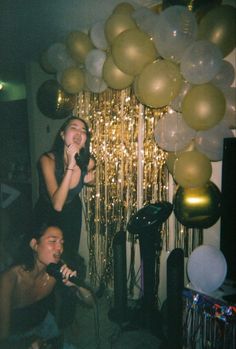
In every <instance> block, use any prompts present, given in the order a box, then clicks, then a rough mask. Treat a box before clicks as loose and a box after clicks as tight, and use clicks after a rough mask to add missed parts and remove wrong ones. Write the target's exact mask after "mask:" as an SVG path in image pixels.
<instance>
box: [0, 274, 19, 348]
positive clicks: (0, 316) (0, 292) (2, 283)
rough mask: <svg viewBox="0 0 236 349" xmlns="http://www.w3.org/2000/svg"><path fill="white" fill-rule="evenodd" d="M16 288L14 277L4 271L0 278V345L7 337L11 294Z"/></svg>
mask: <svg viewBox="0 0 236 349" xmlns="http://www.w3.org/2000/svg"><path fill="white" fill-rule="evenodd" d="M15 286H16V275H15V274H14V273H13V272H12V271H11V270H9V271H6V272H4V273H2V274H1V276H0V343H1V342H2V343H3V342H4V341H5V340H6V339H7V337H8V336H9V332H10V321H11V309H12V299H13V293H14V289H15Z"/></svg>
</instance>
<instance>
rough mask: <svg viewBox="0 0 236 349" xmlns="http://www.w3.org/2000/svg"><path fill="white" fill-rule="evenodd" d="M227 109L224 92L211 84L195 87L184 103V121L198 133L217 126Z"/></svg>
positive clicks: (189, 92)
mask: <svg viewBox="0 0 236 349" xmlns="http://www.w3.org/2000/svg"><path fill="white" fill-rule="evenodd" d="M225 108H226V102H225V97H224V94H223V92H222V91H221V90H220V89H219V88H218V87H216V86H214V85H213V84H210V83H207V84H202V85H196V86H193V87H192V88H191V89H190V90H189V91H188V93H187V94H186V95H185V97H184V99H183V102H182V113H183V118H184V120H185V121H186V123H187V124H188V125H189V126H190V127H192V128H193V129H195V130H197V131H200V130H208V129H209V128H212V127H213V126H215V125H217V124H218V123H219V122H220V121H221V120H222V119H223V117H224V113H225Z"/></svg>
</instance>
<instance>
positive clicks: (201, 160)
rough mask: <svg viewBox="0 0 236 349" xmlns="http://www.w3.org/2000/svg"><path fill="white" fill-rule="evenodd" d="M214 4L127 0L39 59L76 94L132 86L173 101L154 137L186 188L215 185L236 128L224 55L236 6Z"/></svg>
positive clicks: (141, 95) (164, 102) (150, 102)
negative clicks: (217, 166)
mask: <svg viewBox="0 0 236 349" xmlns="http://www.w3.org/2000/svg"><path fill="white" fill-rule="evenodd" d="M190 3H191V2H190ZM216 3H217V4H216ZM210 4H211V5H209V6H208V8H207V11H206V12H205V13H201V15H199V11H196V12H194V10H192V8H191V6H182V5H174V6H169V7H165V8H164V9H162V10H161V11H154V10H152V9H149V8H146V7H138V8H134V6H133V5H131V4H130V3H128V2H122V3H120V4H118V5H117V6H116V7H115V8H114V10H113V12H112V13H111V15H110V16H109V17H108V18H107V19H106V20H104V21H99V22H97V23H95V24H94V25H93V26H92V27H91V28H90V30H89V31H88V33H84V32H82V31H79V30H75V31H72V32H69V33H68V35H67V36H66V38H65V40H64V42H56V43H53V44H52V45H51V46H50V47H49V48H48V49H47V50H46V51H45V52H44V53H43V54H42V57H41V61H40V64H41V67H42V68H43V69H44V70H45V71H46V72H48V73H52V74H56V80H57V83H58V89H59V88H62V89H63V90H64V92H65V94H67V95H68V96H71V98H73V97H72V96H74V95H76V94H78V93H79V92H81V91H82V90H87V91H90V92H92V93H102V92H104V91H105V90H106V89H109V88H110V89H115V90H122V89H125V88H127V87H132V88H133V91H134V93H135V95H136V97H137V99H138V101H139V102H140V103H141V104H143V105H144V106H147V107H149V108H162V107H165V106H168V108H167V110H168V111H167V113H166V114H164V116H163V117H161V118H159V120H157V123H156V128H155V131H154V138H155V140H156V142H157V144H158V146H159V147H160V148H161V149H163V150H164V151H166V152H167V166H168V169H169V171H170V172H171V173H172V175H173V177H174V180H175V182H176V183H177V184H178V185H179V186H180V187H181V188H201V187H203V186H205V185H207V186H208V187H210V188H211V186H209V180H210V177H211V174H212V165H211V161H219V160H221V159H222V149H223V139H224V138H226V137H233V136H234V134H233V132H232V130H231V129H232V128H236V119H235V109H236V106H235V98H234V96H235V88H234V87H231V84H232V82H233V80H234V74H235V73H234V67H233V66H232V64H230V63H229V62H228V61H226V60H224V59H223V58H224V57H226V56H227V55H228V54H229V53H230V52H231V51H232V50H233V49H234V47H235V35H234V33H235V13H236V9H235V7H233V6H231V5H221V4H220V5H219V1H217V2H216V1H212V2H210ZM41 94H43V91H41ZM42 104H43V102H42ZM39 107H40V105H39ZM42 107H43V105H42ZM42 109H43V108H41V110H42ZM190 145H191V146H190ZM170 159H171V160H170ZM180 190H182V189H180ZM209 195H211V194H210V193H209ZM182 196H183V195H182V194H181V195H177V196H176V198H177V197H182ZM176 200H177V199H176ZM177 204H179V203H177ZM178 206H179V205H178ZM177 218H179V220H180V221H181V216H179V217H178V216H177ZM185 223H186V220H185ZM191 224H193V226H194V227H195V225H194V224H195V223H194V222H192V223H191Z"/></svg>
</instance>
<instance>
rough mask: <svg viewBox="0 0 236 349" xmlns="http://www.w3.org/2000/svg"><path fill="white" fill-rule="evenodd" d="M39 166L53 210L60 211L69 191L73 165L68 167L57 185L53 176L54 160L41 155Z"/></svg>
mask: <svg viewBox="0 0 236 349" xmlns="http://www.w3.org/2000/svg"><path fill="white" fill-rule="evenodd" d="M40 166H41V170H42V174H43V177H44V180H45V184H46V187H47V191H48V194H49V197H50V199H51V202H52V205H53V208H54V209H55V210H56V211H61V210H62V209H63V206H64V204H65V201H66V199H67V196H68V192H69V189H70V183H71V178H72V174H73V170H74V167H73V164H70V165H69V166H68V169H67V170H66V171H65V174H64V177H63V179H62V181H61V183H57V179H56V175H55V160H54V159H53V158H52V157H49V156H46V155H42V157H41V158H40ZM74 166H75V165H74Z"/></svg>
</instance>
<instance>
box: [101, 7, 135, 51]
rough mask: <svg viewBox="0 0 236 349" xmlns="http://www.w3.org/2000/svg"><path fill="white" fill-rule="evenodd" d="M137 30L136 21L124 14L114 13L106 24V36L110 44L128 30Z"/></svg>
mask: <svg viewBox="0 0 236 349" xmlns="http://www.w3.org/2000/svg"><path fill="white" fill-rule="evenodd" d="M134 28H137V25H136V22H135V20H134V19H133V18H132V17H131V16H130V15H129V14H124V13H113V14H112V15H111V16H110V17H108V19H107V21H106V23H105V35H106V38H107V41H108V42H109V44H112V42H113V41H114V39H115V38H116V37H117V36H118V35H119V34H121V33H123V32H124V31H126V30H129V29H134Z"/></svg>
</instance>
